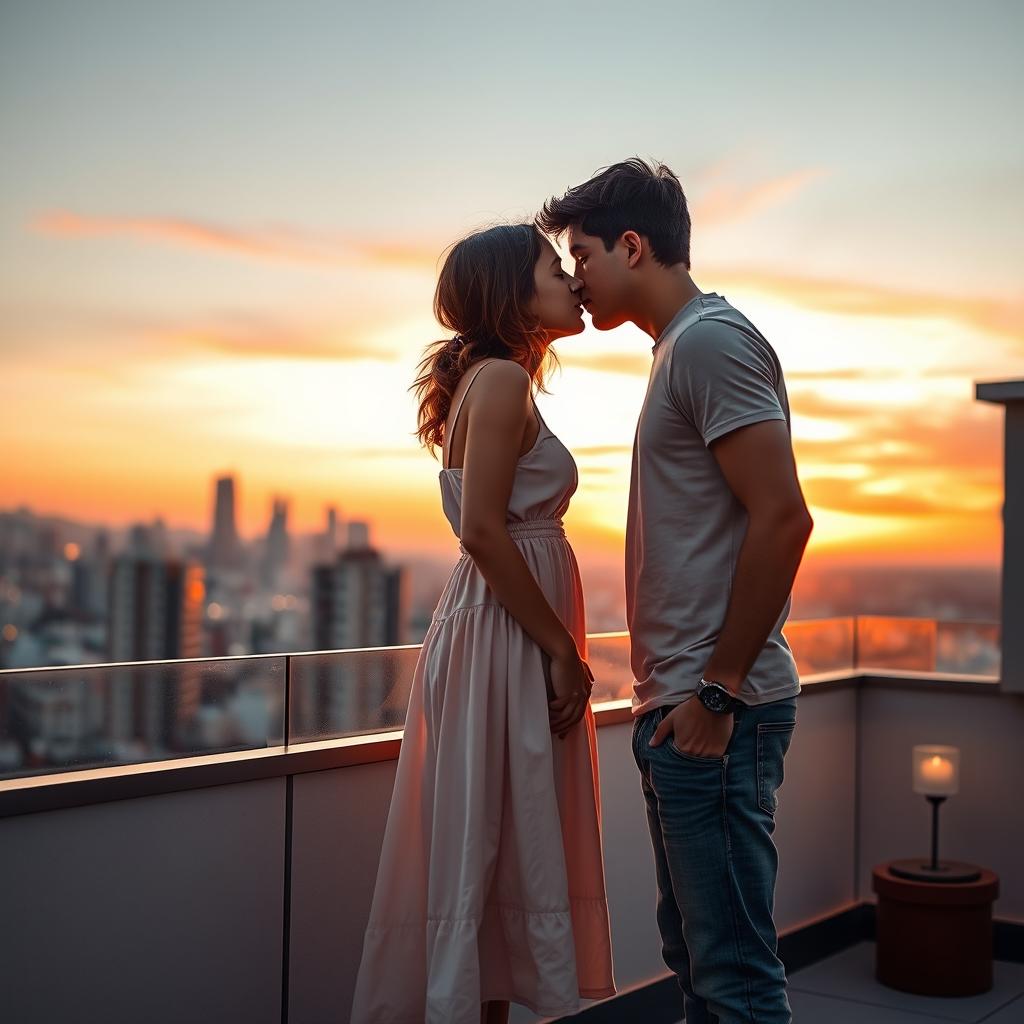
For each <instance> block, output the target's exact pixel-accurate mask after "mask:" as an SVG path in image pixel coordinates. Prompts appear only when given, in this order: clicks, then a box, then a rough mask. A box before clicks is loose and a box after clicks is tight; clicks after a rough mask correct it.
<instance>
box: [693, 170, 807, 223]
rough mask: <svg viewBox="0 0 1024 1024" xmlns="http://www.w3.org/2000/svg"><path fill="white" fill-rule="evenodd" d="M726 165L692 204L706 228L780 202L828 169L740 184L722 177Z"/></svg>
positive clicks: (697, 217)
mask: <svg viewBox="0 0 1024 1024" xmlns="http://www.w3.org/2000/svg"><path fill="white" fill-rule="evenodd" d="M726 166H727V165H726V164H722V165H721V166H720V167H718V168H717V169H715V171H714V173H713V174H712V175H711V177H712V184H711V185H710V186H709V187H708V188H707V190H706V191H705V192H703V193H701V194H700V195H698V196H697V197H696V198H695V199H694V201H693V202H692V203H691V204H690V205H691V208H692V209H691V213H692V215H693V220H694V222H695V223H697V224H700V225H701V227H702V228H707V227H715V226H717V225H719V224H728V223H731V222H734V221H739V220H744V219H746V218H748V217H753V216H754V215H756V214H758V213H760V212H761V211H762V210H767V209H770V208H771V207H773V206H780V205H781V204H782V203H785V202H787V201H788V200H790V199H792V198H793V197H794V196H796V195H798V194H799V193H800V192H802V191H804V189H806V188H807V186H808V185H810V184H811V183H812V182H814V181H817V180H818V179H819V178H821V177H823V176H824V175H825V174H826V173H827V171H826V169H825V168H824V167H807V168H804V169H802V170H799V171H793V172H791V173H789V174H784V175H781V176H779V177H775V178H769V179H767V180H764V181H758V182H754V183H753V184H738V183H735V182H729V181H723V180H721V178H722V176H723V175H724V173H725V171H726Z"/></svg>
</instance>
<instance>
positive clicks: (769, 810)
mask: <svg viewBox="0 0 1024 1024" xmlns="http://www.w3.org/2000/svg"><path fill="white" fill-rule="evenodd" d="M795 728H796V723H795V722H760V723H758V726H757V741H756V745H755V753H754V756H755V758H756V760H757V806H758V807H760V808H761V810H762V811H764V813H765V814H770V815H771V816H772V817H773V818H774V817H775V812H776V811H777V810H778V799H777V798H776V797H775V795H774V794H773V796H772V799H771V801H770V803H771V805H772V806H771V807H765V805H764V801H763V799H762V792H763V783H764V757H763V755H762V753H761V751H762V744H761V737H762V736H763V735H764V734H765V733H769V732H786V731H787V730H789V729H795Z"/></svg>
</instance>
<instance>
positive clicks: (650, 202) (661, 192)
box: [537, 156, 690, 270]
mask: <svg viewBox="0 0 1024 1024" xmlns="http://www.w3.org/2000/svg"><path fill="white" fill-rule="evenodd" d="M537 225H538V227H540V229H541V230H542V231H546V232H547V233H548V234H549V235H552V236H554V237H555V238H558V237H559V236H560V235H562V234H564V233H565V232H566V231H567V230H568V229H569V228H570V227H572V226H574V225H575V226H578V227H579V228H580V229H581V230H582V231H583V233H584V234H587V235H595V236H596V237H598V238H600V239H601V241H603V242H604V247H605V249H606V250H607V251H609V252H610V251H611V249H612V246H614V244H615V242H616V241H617V240H618V239H619V238H620V237H621V236H622V233H623V232H625V231H635V232H636V233H637V234H638V235H643V236H645V237H646V238H647V240H648V242H650V245H651V255H652V256H653V257H654V258H655V259H656V260H657V261H658V262H659V263H661V264H663V265H664V266H667V267H668V266H674V265H675V264H677V263H682V264H684V266H685V267H686V269H687V270H689V269H690V214H689V211H688V210H687V209H686V196H685V195H684V194H683V187H682V185H680V184H679V179H678V178H677V177H676V176H675V174H673V173H672V171H671V170H670V169H669V168H668V167H666V166H665V165H664V164H661V163H654V164H650V163H648V162H647V161H646V160H641V159H640V157H638V156H635V157H631V158H630V159H629V160H623V161H622V162H621V163H617V164H612V165H611V166H610V167H605V168H602V169H601V170H600V171H598V173H597V174H595V175H594V177H592V178H591V179H590V180H589V181H585V182H584V183H583V184H582V185H577V186H576V187H575V188H571V189H569V191H568V192H566V193H565V195H564V196H562V198H561V199H558V198H556V197H555V196H552V197H551V198H550V199H549V200H548V201H547V202H546V203H545V204H544V208H543V209H542V210H541V212H540V213H539V214H538V215H537Z"/></svg>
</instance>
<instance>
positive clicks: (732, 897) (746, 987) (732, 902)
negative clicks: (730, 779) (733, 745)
mask: <svg viewBox="0 0 1024 1024" xmlns="http://www.w3.org/2000/svg"><path fill="white" fill-rule="evenodd" d="M728 763H729V755H728V754H726V755H725V762H724V763H723V765H722V830H723V831H724V832H725V865H726V870H727V872H728V875H729V910H730V912H731V916H732V936H733V942H734V944H735V947H736V962H737V963H739V964H742V963H743V962H744V961H743V950H742V943H741V942H740V925H739V920H738V918H737V914H736V889H737V888H738V886H737V883H736V872H735V870H734V868H733V863H732V837H731V835H730V833H729V803H728V790H727V786H726V765H728ZM742 977H743V991H744V992H745V993H746V997H747V1012H748V1014H749V1017H748V1019H749V1020H750V1021H751V1024H756V1018H755V1017H754V1004H753V1001H752V1000H751V998H750V979H749V977H748V976H747V972H746V971H743V972H742Z"/></svg>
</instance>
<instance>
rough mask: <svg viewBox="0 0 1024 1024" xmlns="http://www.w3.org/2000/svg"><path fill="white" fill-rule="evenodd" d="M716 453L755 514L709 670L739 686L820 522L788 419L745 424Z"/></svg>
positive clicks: (709, 673)
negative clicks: (807, 496) (811, 507)
mask: <svg viewBox="0 0 1024 1024" xmlns="http://www.w3.org/2000/svg"><path fill="white" fill-rule="evenodd" d="M711 453H712V454H713V455H714V457H715V459H716V461H717V462H718V466H719V468H720V469H721V471H722V474H723V476H724V477H725V480H726V483H727V484H728V485H729V488H730V489H731V490H732V492H733V494H734V495H735V496H736V498H737V500H739V501H740V502H741V504H742V505H743V506H744V508H746V510H747V515H748V517H749V521H748V524H747V532H746V536H745V537H744V539H743V544H742V546H741V547H740V550H739V555H738V557H737V561H736V570H735V575H734V577H733V585H732V593H731V596H730V599H729V605H728V608H727V609H726V614H725V621H724V623H723V625H722V630H721V633H720V634H719V637H718V642H717V643H716V644H715V648H714V650H713V651H712V652H711V656H710V658H709V659H708V663H707V665H706V666H705V669H704V675H705V677H706V678H707V679H713V680H716V681H718V682H720V683H722V685H723V686H725V687H727V688H728V689H729V690H731V691H732V692H733V693H736V694H738V693H739V690H740V687H741V685H742V683H743V680H744V679H746V677H747V674H748V673H749V672H750V669H751V668H752V667H753V665H754V662H755V661H756V660H757V657H758V655H759V654H760V653H761V651H762V649H763V648H764V645H765V641H766V640H767V639H768V636H769V634H770V633H771V631H772V628H773V626H774V625H775V623H776V622H777V621H778V618H779V616H780V615H781V614H782V609H783V607H784V606H785V604H786V599H787V597H788V596H789V594H790V591H791V590H792V589H793V581H794V579H795V578H796V573H797V569H798V568H799V567H800V561H801V559H802V558H803V553H804V549H805V548H806V546H807V540H808V538H809V537H810V535H811V530H812V528H813V526H814V523H813V520H812V519H811V515H810V512H809V511H808V510H807V505H806V503H805V501H804V496H803V493H802V491H801V490H800V483H799V480H798V479H797V473H796V463H795V461H794V459H793V448H792V444H791V442H790V438H789V431H788V430H787V429H786V424H785V423H784V422H782V421H781V420H767V421H764V422H761V423H754V424H751V425H750V426H748V427H741V428H739V429H738V430H734V431H732V432H731V433H729V434H726V435H725V436H724V437H722V438H720V439H719V440H717V441H713V442H712V443H711Z"/></svg>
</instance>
